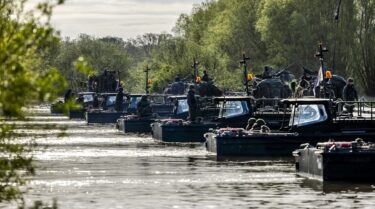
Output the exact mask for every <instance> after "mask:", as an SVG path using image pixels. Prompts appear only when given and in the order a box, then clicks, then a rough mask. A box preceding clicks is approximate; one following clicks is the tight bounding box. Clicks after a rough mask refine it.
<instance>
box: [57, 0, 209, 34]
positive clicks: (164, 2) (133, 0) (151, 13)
mask: <svg viewBox="0 0 375 209" xmlns="http://www.w3.org/2000/svg"><path fill="white" fill-rule="evenodd" d="M203 1H204V0H66V1H65V4H64V5H62V6H58V7H57V8H55V10H54V13H53V16H52V24H53V26H54V27H55V28H56V29H57V30H59V31H60V32H61V35H62V36H63V37H67V36H68V37H71V38H75V37H77V36H78V35H79V34H81V33H85V34H89V35H94V36H96V37H103V36H116V37H121V38H124V39H128V38H134V37H136V36H137V35H141V34H144V33H160V32H171V30H172V28H173V26H174V25H175V23H176V20H177V18H178V17H179V15H180V14H181V13H190V12H191V9H192V8H193V5H194V4H199V3H201V2H203Z"/></svg>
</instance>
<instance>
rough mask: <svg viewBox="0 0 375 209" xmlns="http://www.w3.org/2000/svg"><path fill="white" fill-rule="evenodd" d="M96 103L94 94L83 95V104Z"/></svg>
mask: <svg viewBox="0 0 375 209" xmlns="http://www.w3.org/2000/svg"><path fill="white" fill-rule="evenodd" d="M92 101H94V95H92V94H85V95H83V102H84V103H88V102H92Z"/></svg>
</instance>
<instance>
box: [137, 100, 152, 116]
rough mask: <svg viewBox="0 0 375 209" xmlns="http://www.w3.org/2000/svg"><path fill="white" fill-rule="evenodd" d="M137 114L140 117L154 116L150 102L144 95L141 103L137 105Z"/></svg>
mask: <svg viewBox="0 0 375 209" xmlns="http://www.w3.org/2000/svg"><path fill="white" fill-rule="evenodd" d="M137 113H138V116H140V117H149V116H151V115H152V109H151V105H150V102H149V101H148V100H147V96H145V95H143V96H142V97H141V101H139V102H138V104H137Z"/></svg>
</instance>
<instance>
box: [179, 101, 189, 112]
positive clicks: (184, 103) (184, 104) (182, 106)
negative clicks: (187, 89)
mask: <svg viewBox="0 0 375 209" xmlns="http://www.w3.org/2000/svg"><path fill="white" fill-rule="evenodd" d="M188 111H189V105H188V103H187V99H179V100H178V106H177V114H181V113H184V112H188Z"/></svg>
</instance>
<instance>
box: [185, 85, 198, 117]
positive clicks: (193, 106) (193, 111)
mask: <svg viewBox="0 0 375 209" xmlns="http://www.w3.org/2000/svg"><path fill="white" fill-rule="evenodd" d="M187 103H188V105H189V121H190V122H194V121H195V118H196V115H197V109H198V104H197V100H196V98H195V86H194V85H190V87H189V91H188V95H187Z"/></svg>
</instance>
